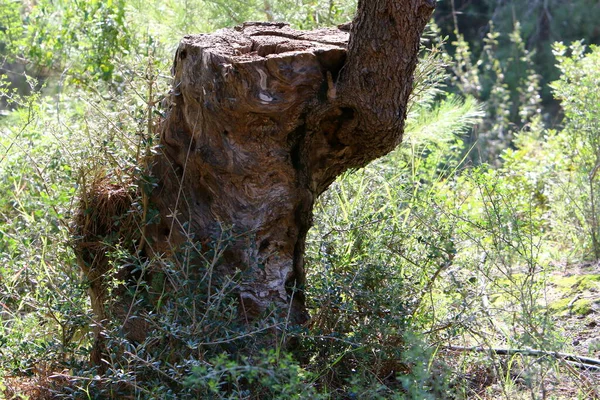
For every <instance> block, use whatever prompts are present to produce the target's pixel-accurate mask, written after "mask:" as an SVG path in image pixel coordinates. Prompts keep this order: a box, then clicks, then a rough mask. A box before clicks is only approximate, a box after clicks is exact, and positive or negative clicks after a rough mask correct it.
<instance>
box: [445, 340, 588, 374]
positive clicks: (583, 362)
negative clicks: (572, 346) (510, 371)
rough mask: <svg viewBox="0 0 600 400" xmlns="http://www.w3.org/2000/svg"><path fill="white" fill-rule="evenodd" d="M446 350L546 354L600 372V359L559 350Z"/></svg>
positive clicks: (450, 347) (462, 347)
mask: <svg viewBox="0 0 600 400" xmlns="http://www.w3.org/2000/svg"><path fill="white" fill-rule="evenodd" d="M443 348H444V349H446V350H452V351H463V352H467V351H473V352H478V353H490V354H497V355H501V356H512V355H515V354H521V355H524V356H545V357H554V358H556V359H559V360H562V361H566V362H567V364H569V365H571V366H573V367H577V368H580V369H587V370H593V371H598V372H600V360H598V359H595V358H589V357H582V356H578V355H576V354H567V353H559V352H557V351H545V350H535V349H503V348H484V347H465V346H444V347H443Z"/></svg>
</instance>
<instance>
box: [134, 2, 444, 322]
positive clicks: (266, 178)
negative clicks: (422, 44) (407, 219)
mask: <svg viewBox="0 0 600 400" xmlns="http://www.w3.org/2000/svg"><path fill="white" fill-rule="evenodd" d="M433 9H434V1H433V0H361V1H359V4H358V11H357V16H356V18H355V19H354V21H353V23H352V24H351V25H345V26H343V27H341V29H320V30H315V31H310V32H305V31H296V30H293V29H291V28H290V27H289V26H288V25H286V24H282V23H246V24H244V25H243V26H239V27H236V28H234V29H224V30H219V31H217V32H215V33H214V34H211V35H190V36H186V37H185V38H184V39H183V40H182V41H181V43H180V45H179V49H178V50H177V53H176V56H175V60H174V65H173V75H174V82H173V89H172V94H171V98H170V103H171V105H170V110H169V112H168V115H167V117H166V119H165V121H164V123H163V125H162V127H161V132H160V135H161V136H160V139H161V144H162V154H160V155H158V156H157V157H156V159H155V160H154V165H155V167H154V174H155V175H156V177H157V178H158V182H159V186H158V187H157V188H156V190H154V192H153V193H152V196H151V203H152V204H154V205H155V206H156V207H157V208H158V210H159V212H160V216H161V221H160V223H159V224H157V225H153V226H149V227H148V230H147V232H146V237H147V239H148V246H147V248H148V249H151V250H152V251H153V252H155V253H161V254H162V253H165V254H173V252H175V251H176V249H177V248H178V246H179V245H180V244H182V243H184V242H185V241H186V240H188V239H189V238H193V240H194V241H196V242H198V243H201V244H203V245H207V244H208V243H209V242H210V241H211V240H212V239H213V238H214V237H218V236H219V234H220V231H221V230H222V229H224V228H227V229H233V230H234V231H235V232H237V233H239V236H237V239H236V240H235V241H233V242H232V243H231V244H230V246H229V247H228V249H227V251H226V253H225V256H224V259H223V262H222V264H221V265H220V266H219V270H218V273H225V274H226V273H232V272H233V271H235V270H236V269H241V270H250V271H249V272H250V273H249V274H247V275H248V276H251V279H250V280H248V281H247V282H244V283H243V284H242V285H241V287H240V296H241V299H242V302H241V305H242V309H243V310H244V312H246V313H247V314H249V315H250V316H257V315H259V314H260V313H261V312H262V311H264V310H265V309H266V308H267V307H269V306H272V305H275V306H276V307H277V308H278V309H280V310H282V313H283V312H286V311H287V310H288V309H290V308H289V304H290V301H292V299H293V301H292V307H291V310H292V320H293V321H294V322H296V323H301V322H303V321H304V320H306V318H307V315H306V313H305V309H304V298H303V295H302V290H301V289H302V287H303V285H304V277H305V274H304V266H303V255H304V246H305V238H306V233H307V230H308V229H309V227H310V224H311V218H312V208H313V204H314V201H315V199H316V197H317V196H319V195H320V194H321V193H322V192H323V191H324V190H325V189H326V188H327V187H328V186H329V185H330V184H331V183H332V182H333V180H334V179H335V178H336V177H337V176H338V175H339V174H341V173H342V172H343V171H345V170H347V169H348V168H355V167H361V166H364V165H365V164H366V163H368V162H369V161H370V160H373V159H374V158H377V157H380V156H382V155H384V154H386V153H388V152H389V151H391V150H392V149H393V148H394V147H395V146H396V145H397V144H398V143H399V142H400V140H401V138H402V132H403V127H404V119H405V117H406V109H407V102H408V97H409V94H410V92H411V90H412V80H413V72H414V69H415V66H416V63H417V57H418V49H419V40H420V35H421V33H422V31H423V29H424V27H425V25H426V23H427V21H428V20H429V17H430V15H431V13H432V11H433ZM348 30H349V31H348ZM294 288H295V289H296V290H294Z"/></svg>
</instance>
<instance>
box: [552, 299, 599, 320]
mask: <svg viewBox="0 0 600 400" xmlns="http://www.w3.org/2000/svg"><path fill="white" fill-rule="evenodd" d="M571 301H572V299H569V298H564V299H560V300H556V301H554V302H553V303H552V304H550V309H551V310H552V311H554V312H556V313H561V314H576V315H583V316H585V315H588V314H590V313H591V312H592V302H591V301H590V300H588V299H578V300H576V301H575V302H574V303H573V304H572V305H571V306H569V303H571Z"/></svg>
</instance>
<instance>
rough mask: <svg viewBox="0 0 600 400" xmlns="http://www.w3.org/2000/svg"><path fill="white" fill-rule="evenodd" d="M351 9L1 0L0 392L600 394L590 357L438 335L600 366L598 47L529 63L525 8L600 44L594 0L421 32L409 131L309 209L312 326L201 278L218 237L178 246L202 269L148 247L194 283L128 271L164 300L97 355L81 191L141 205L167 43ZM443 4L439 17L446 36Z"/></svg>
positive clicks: (123, 260) (300, 23)
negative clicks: (170, 288)
mask: <svg viewBox="0 0 600 400" xmlns="http://www.w3.org/2000/svg"><path fill="white" fill-rule="evenodd" d="M355 3H356V2H355V1H352V0H333V1H323V0H320V1H318V0H301V1H291V0H281V1H249V2H242V1H219V0H185V1H184V0H173V1H167V2H165V1H160V2H159V1H137V0H112V1H111V0H109V1H75V0H54V1H51V0H38V1H24V2H20V1H13V0H0V55H1V58H0V61H2V63H3V64H2V68H3V69H2V71H3V73H4V75H2V76H1V79H0V96H1V97H2V101H1V102H0V104H1V105H2V107H3V108H2V111H3V112H2V116H1V117H0V393H3V394H2V395H0V398H3V397H2V396H4V397H7V398H32V399H36V398H38V399H44V398H84V399H85V398H91V399H102V398H123V397H122V396H123V395H122V392H127V393H130V394H131V393H132V394H133V397H132V398H137V399H155V398H160V399H186V398H207V399H209V398H214V399H220V398H244V399H246V398H248V399H252V398H261V399H268V398H274V399H276V398H298V399H305V398H306V399H320V398H323V399H343V398H361V399H382V398H395V399H428V398H431V399H434V398H459V399H460V398H474V399H488V398H503V399H517V398H535V399H541V398H556V399H559V398H581V399H588V398H598V397H599V396H600V387H599V385H598V383H597V382H599V381H600V380H599V379H598V372H597V371H596V372H593V371H592V372H590V371H584V370H579V369H577V368H574V367H573V365H571V364H568V363H567V361H565V360H563V359H560V358H551V357H526V356H519V355H513V356H501V355H494V354H491V355H490V353H479V352H477V353H476V352H457V351H455V350H451V348H450V346H467V347H468V346H481V347H483V348H486V349H492V348H497V347H502V348H506V347H508V348H516V349H522V348H534V349H539V350H547V351H561V352H568V353H578V354H580V355H584V356H588V357H594V358H599V355H600V346H599V345H598V343H599V342H598V340H599V338H598V335H597V333H594V332H596V331H597V323H598V318H600V317H599V315H600V298H599V297H598V293H599V292H600V269H598V260H600V209H599V208H600V204H599V200H598V199H599V197H600V186H599V180H600V176H599V174H598V169H599V168H600V153H599V151H598V149H600V94H599V93H600V92H599V91H598V87H599V86H600V47H596V46H593V45H591V46H585V45H583V44H582V43H581V42H573V43H572V44H562V43H556V44H554V47H553V54H554V57H555V58H554V60H553V61H550V59H549V55H548V54H547V53H542V54H539V52H538V54H535V53H534V52H532V50H533V49H538V50H539V49H540V48H541V47H539V46H542V44H543V45H545V44H544V43H548V42H549V41H550V40H552V39H553V38H555V36H553V35H550V34H548V35H547V36H544V38H543V40H542V39H539V40H538V39H536V38H538V37H539V35H542V34H543V33H544V32H546V31H544V30H539V29H538V30H536V29H537V28H536V26H537V25H535V26H534V25H532V21H530V20H527V18H526V16H527V15H528V14H527V12H522V11H523V10H522V9H521V8H520V7H525V4H529V3H531V4H533V6H535V7H540V6H541V4H542V3H544V4H546V5H548V3H552V4H554V3H556V4H558V5H557V6H556V8H552V7H550V6H548V10H549V12H550V10H551V11H552V13H554V14H553V15H555V19H551V20H549V21H548V22H549V23H550V25H549V26H548V27H547V29H548V31H547V32H555V33H556V35H559V37H565V38H567V39H587V40H597V39H598V37H597V34H596V31H597V28H596V27H595V25H594V23H593V21H595V19H591V17H592V15H595V14H593V13H597V12H598V7H597V5H596V4H595V3H594V2H590V1H585V0H578V1H576V0H573V1H565V2H561V1H552V0H550V1H549V2H548V1H546V2H539V1H527V2H516V1H512V2H511V1H508V2H495V1H493V2H492V1H485V2H482V4H485V6H482V7H484V8H485V10H484V11H485V12H483V11H482V10H479V11H481V12H480V14H478V15H480V18H482V20H483V22H482V24H483V25H482V26H490V27H494V28H493V29H492V28H490V29H489V30H488V31H487V34H486V35H485V39H484V40H479V39H478V37H477V35H475V34H474V33H473V32H471V31H468V30H465V32H464V34H461V32H463V29H464V27H463V26H462V24H458V25H457V26H454V25H453V26H452V27H451V29H452V30H453V31H454V30H455V29H456V28H458V31H457V33H458V34H457V36H456V37H454V38H453V39H451V40H447V41H445V42H444V40H442V35H441V33H440V29H439V28H438V27H437V26H435V25H433V24H432V29H431V32H430V33H429V34H428V36H427V40H425V41H424V49H423V60H422V63H421V64H420V67H419V70H418V71H417V79H416V90H415V92H414V96H413V100H412V101H413V105H412V108H411V111H410V114H409V117H408V118H409V119H408V122H407V130H406V134H405V138H404V142H403V144H402V145H401V146H400V147H399V148H398V149H397V150H396V151H394V152H393V153H392V154H390V155H388V156H386V157H384V158H382V159H379V160H377V161H376V162H374V163H373V164H371V165H369V166H367V167H366V168H364V169H361V170H358V171H351V172H348V173H346V174H344V175H343V176H342V177H341V178H340V179H339V180H338V181H336V182H335V183H334V184H333V185H332V186H331V188H330V189H329V190H328V191H327V192H326V193H325V194H324V195H323V196H322V198H321V199H320V200H319V203H318V205H317V208H316V215H315V217H314V227H313V228H312V230H311V231H310V233H309V242H308V249H307V266H308V271H309V277H308V285H307V296H308V305H309V311H310V314H311V321H310V322H309V324H307V325H306V326H303V327H292V326H288V324H286V323H285V322H286V321H283V322H282V321H278V320H276V319H272V320H264V321H257V322H256V323H255V324H241V323H240V322H239V318H237V317H238V315H237V308H236V306H235V296H234V294H233V293H234V288H235V283H236V280H237V279H239V278H240V277H239V276H233V277H230V278H229V280H228V281H226V282H213V280H212V270H213V267H214V266H215V265H216V262H217V260H218V259H219V257H220V256H221V255H222V252H223V250H224V249H225V248H226V247H227V244H228V241H229V240H230V239H231V237H230V236H228V235H234V233H233V232H226V233H224V234H223V236H222V237H220V238H217V239H215V242H214V243H213V244H212V247H211V250H210V251H209V252H208V253H206V252H204V253H200V252H198V251H197V249H196V248H194V246H193V245H194V243H193V242H190V246H189V251H188V252H187V253H186V254H184V255H183V257H184V258H183V259H182V260H183V261H185V257H201V259H202V260H203V262H204V269H202V270H201V271H197V272H196V274H197V277H196V278H195V279H192V278H190V277H188V276H182V275H181V274H180V273H178V272H176V271H177V269H176V268H175V266H174V265H172V264H169V261H168V260H159V261H160V262H162V263H163V264H164V265H163V266H164V271H165V272H164V273H165V276H168V277H169V279H171V280H172V281H173V284H174V285H175V286H176V287H177V288H178V293H185V295H184V296H169V295H165V294H161V287H160V282H144V281H143V279H142V278H140V282H139V284H140V285H141V286H143V285H145V286H148V287H151V288H152V290H149V292H150V293H154V294H156V295H157V298H159V299H160V300H159V301H158V303H159V304H160V307H161V309H160V313H156V312H154V311H156V310H154V309H148V310H146V313H145V314H144V315H139V316H138V317H143V318H145V319H147V320H148V321H149V322H150V326H151V334H150V335H149V337H148V338H147V339H146V340H145V341H144V342H142V343H135V344H134V343H130V342H128V341H127V340H125V339H124V338H122V335H121V334H120V331H119V327H118V326H114V327H111V329H109V330H108V331H107V332H106V340H107V342H108V344H109V348H110V349H111V355H113V356H114V357H113V358H111V359H108V360H107V366H108V367H107V371H106V372H105V373H104V374H103V375H102V376H101V375H99V374H98V371H97V370H95V369H94V367H91V366H90V365H89V363H88V362H87V360H88V356H89V353H90V349H91V346H92V336H93V335H92V330H93V325H94V324H95V321H94V317H93V315H92V313H91V310H90V304H89V298H88V296H87V293H86V289H87V287H88V285H89V282H85V281H83V280H82V278H81V274H80V271H79V267H78V266H77V260H76V256H75V253H74V251H73V246H74V243H76V240H77V239H78V238H77V237H74V232H75V230H74V229H73V221H74V220H76V219H77V218H81V215H79V216H78V215H76V213H77V209H78V206H79V204H80V201H84V202H85V200H86V196H85V194H86V193H88V192H89V188H90V187H91V186H92V185H96V186H102V187H103V188H105V190H107V191H110V190H111V188H112V187H113V186H111V185H113V184H118V185H119V187H121V188H128V189H129V191H128V192H127V191H126V193H121V195H125V196H132V197H133V198H135V199H136V201H134V202H133V204H134V205H137V206H138V207H137V208H135V209H132V210H128V212H127V218H130V220H128V221H132V220H135V221H143V222H144V223H145V222H148V221H150V220H151V219H152V215H151V213H150V214H148V213H145V212H144V211H145V210H144V209H143V206H142V203H143V202H144V194H147V192H148V190H150V189H151V187H152V183H153V177H152V176H149V174H148V170H147V165H146V159H147V155H148V154H151V153H152V152H153V151H156V145H157V143H156V137H155V134H154V126H155V124H156V123H157V122H158V121H159V119H160V117H161V115H162V113H163V111H164V110H163V109H162V108H161V101H162V100H163V98H164V97H165V96H166V94H167V93H168V90H169V88H168V87H169V75H170V73H169V70H170V63H171V60H172V52H173V50H174V48H175V46H176V44H177V40H178V39H179V38H180V37H181V36H182V35H183V34H185V33H190V32H193V33H196V32H209V31H212V30H214V29H217V28H220V27H223V26H228V25H233V24H236V23H239V22H242V21H244V20H251V19H260V20H270V19H273V20H281V19H283V20H287V21H290V22H291V23H292V24H293V25H294V26H296V27H300V28H306V29H309V28H313V27H320V26H328V25H335V24H337V23H342V22H346V21H347V20H349V19H350V18H351V15H352V13H353V11H354V7H355V5H356V4H355ZM458 3H461V2H459V1H457V5H456V6H457V7H459V6H460V4H458ZM499 3H503V4H505V3H506V4H510V5H512V7H513V8H512V9H511V10H513V11H512V13H509V9H508V8H498V9H495V11H497V13H494V14H493V18H494V25H487V24H488V21H489V20H490V19H491V18H492V15H488V14H489V13H490V12H491V11H490V10H493V7H492V4H499ZM521 3H522V4H521ZM461 4H462V3H461ZM448 5H449V2H443V3H441V4H440V11H441V12H443V11H444V10H447V7H448ZM474 7H476V6H474V5H471V6H468V8H466V9H463V11H464V12H465V13H466V12H468V11H472V10H473V8H474ZM498 7H500V6H498ZM506 7H508V6H506ZM567 9H569V10H576V11H577V12H576V13H573V15H574V17H573V18H575V19H573V20H565V19H564V18H563V20H565V21H567V22H565V23H564V24H565V25H566V26H567V27H568V26H578V27H579V28H578V29H579V30H577V32H578V33H579V34H580V36H577V37H573V34H574V33H573V32H572V31H571V32H564V30H563V28H561V25H560V23H559V22H560V21H559V20H558V19H559V18H558V16H559V15H563V14H565V13H567V11H565V10H567ZM588 9H589V13H587V14H586V12H585V11H586V10H588ZM481 15H483V16H484V17H481ZM513 15H515V16H519V15H523V20H521V21H520V23H518V22H515V20H514V19H513ZM584 17H585V18H584ZM588 17H589V18H590V21H592V22H589V21H588V20H587V18H588ZM449 18H450V19H452V14H446V15H444V14H443V13H442V14H439V15H437V17H436V19H437V20H438V22H439V26H441V27H442V28H443V31H444V32H446V31H448V30H449V28H448V27H447V26H445V25H444V21H448V19H449ZM540 26H542V25H539V26H538V28H539V27H540ZM542 27H543V26H542ZM540 29H541V28H540ZM567 30H568V29H567ZM536 35H538V36H536ZM594 35H596V36H594ZM550 64H552V65H556V67H557V68H558V71H559V74H557V75H556V76H555V77H554V78H552V79H549V78H548V76H549V75H547V74H546V72H547V71H549V70H550ZM549 81H552V83H549ZM550 96H554V99H555V100H556V101H560V112H558V111H556V110H557V109H558V108H553V107H551V106H550V105H551V104H556V103H553V101H552V100H551V99H550ZM558 115H564V118H559V116H558ZM474 138H478V139H479V141H474ZM483 161H486V162H487V163H485V162H483ZM115 187H116V186H115ZM111 195H114V196H118V195H119V194H118V193H112V194H111ZM125 223H128V222H127V221H125V220H124V219H116V220H114V221H111V224H112V226H114V227H116V228H115V229H116V230H118V227H119V226H120V225H119V224H125ZM142 225H143V224H142ZM138 233H139V232H138ZM112 239H115V238H112ZM106 245H107V247H109V248H110V249H111V260H112V262H113V266H114V268H116V269H118V268H129V267H131V268H136V269H138V270H139V271H141V272H140V276H142V277H143V271H145V270H146V269H147V268H151V267H152V265H150V264H151V263H150V262H149V261H148V260H143V259H140V258H139V257H137V255H136V254H130V252H128V251H126V250H124V249H125V248H126V246H124V245H123V243H121V242H119V241H118V240H116V239H115V240H112V241H111V238H107V240H106ZM152 261H156V260H152ZM217 283H218V285H217ZM117 285H118V282H115V287H116V286H117ZM217 287H218V288H219V289H218V290H216V289H215V288H217ZM135 295H136V294H135V293H134V294H133V296H134V298H135ZM138 300H139V301H140V302H143V301H144V299H138ZM578 317H581V318H579V319H577V318H578ZM190 321H192V322H190ZM594 323H595V324H596V325H594ZM594 326H596V328H595V329H594ZM272 332H277V340H275V342H273V339H272ZM586 332H587V333H586ZM585 334H587V335H589V337H587V338H585V340H583V339H582V338H581V335H585ZM594 335H595V336H594ZM575 338H577V340H575ZM588 339H589V340H588ZM286 341H292V342H293V343H296V346H294V348H293V349H291V350H289V349H286V348H285V347H284V346H283V343H285V342H286ZM576 343H579V344H576ZM248 349H250V350H252V351H250V352H249V351H245V350H248ZM250 353H251V354H253V355H252V356H251V357H246V356H241V354H250ZM565 393H566V394H565ZM53 396H54V397H53Z"/></svg>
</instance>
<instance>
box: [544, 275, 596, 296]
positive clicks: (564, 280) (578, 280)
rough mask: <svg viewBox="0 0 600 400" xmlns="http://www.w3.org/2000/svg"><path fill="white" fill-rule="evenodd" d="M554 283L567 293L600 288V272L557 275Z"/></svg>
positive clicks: (553, 280)
mask: <svg viewBox="0 0 600 400" xmlns="http://www.w3.org/2000/svg"><path fill="white" fill-rule="evenodd" d="M552 283H553V284H555V285H556V286H557V287H558V288H559V289H564V291H565V292H567V293H574V292H579V291H582V290H593V289H600V274H587V275H571V276H555V277H553V278H552Z"/></svg>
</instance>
